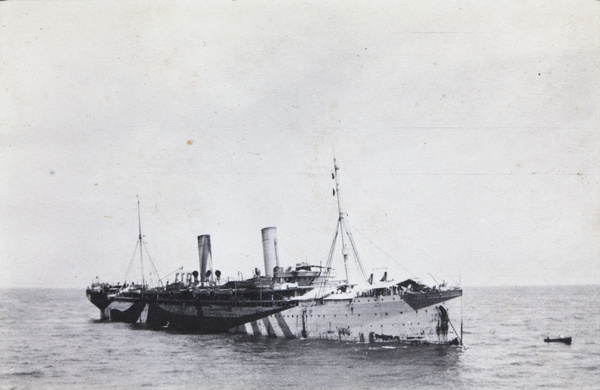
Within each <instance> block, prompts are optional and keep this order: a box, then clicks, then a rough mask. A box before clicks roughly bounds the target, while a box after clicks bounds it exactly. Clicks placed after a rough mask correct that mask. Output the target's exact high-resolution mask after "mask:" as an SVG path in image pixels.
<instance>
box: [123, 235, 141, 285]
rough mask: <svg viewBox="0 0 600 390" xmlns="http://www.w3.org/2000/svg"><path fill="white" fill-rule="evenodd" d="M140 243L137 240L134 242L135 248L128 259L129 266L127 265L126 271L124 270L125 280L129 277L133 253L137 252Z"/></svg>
mask: <svg viewBox="0 0 600 390" xmlns="http://www.w3.org/2000/svg"><path fill="white" fill-rule="evenodd" d="M139 245H140V242H139V241H136V242H135V248H134V249H133V254H132V255H131V260H129V266H128V267H127V272H125V281H127V278H129V272H130V271H131V266H132V265H133V259H134V258H135V254H136V253H137V249H138V246H139Z"/></svg>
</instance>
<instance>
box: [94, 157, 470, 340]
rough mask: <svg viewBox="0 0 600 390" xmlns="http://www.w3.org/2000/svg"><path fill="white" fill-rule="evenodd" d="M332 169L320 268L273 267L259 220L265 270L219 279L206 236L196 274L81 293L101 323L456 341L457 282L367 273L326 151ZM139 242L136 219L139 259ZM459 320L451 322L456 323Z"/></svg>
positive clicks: (272, 233)
mask: <svg viewBox="0 0 600 390" xmlns="http://www.w3.org/2000/svg"><path fill="white" fill-rule="evenodd" d="M332 176H333V178H334V179H335V189H334V195H336V197H337V206H338V212H339V214H338V215H339V217H338V220H337V224H336V233H335V236H334V239H333V242H332V244H331V249H330V251H329V256H328V258H327V265H326V266H325V267H322V266H316V265H310V264H308V263H299V264H296V267H295V268H292V267H288V268H287V269H284V268H283V267H281V266H280V264H279V255H278V251H277V248H278V245H277V232H276V228H274V227H268V228H264V229H262V242H263V256H264V264H265V275H264V276H261V275H260V271H259V270H258V269H256V271H255V275H254V277H253V278H251V279H247V280H239V281H228V282H225V283H221V281H220V272H219V271H218V270H214V272H213V267H212V253H211V245H210V236H208V235H202V236H198V250H199V257H200V264H199V265H200V272H198V271H194V272H192V273H180V274H179V273H178V274H177V275H176V277H175V282H174V283H172V284H167V285H166V286H163V285H159V286H156V287H149V286H147V285H146V283H145V281H144V278H143V276H142V283H141V284H133V285H126V284H124V285H111V284H101V283H99V282H98V283H94V284H93V285H92V286H91V287H88V289H87V296H88V299H89V300H90V301H91V302H92V303H93V304H95V305H96V306H97V307H98V308H99V309H100V311H101V316H102V318H104V319H107V320H110V321H119V322H129V323H135V322H139V323H146V324H147V325H149V326H152V327H159V328H176V329H185V330H189V331H194V332H199V333H225V332H229V333H246V334H252V335H262V336H269V337H285V338H312V339H330V340H344V341H356V342H408V343H417V344H421V343H431V344H460V345H462V319H461V317H462V309H461V302H460V301H461V296H462V289H461V288H460V287H448V286H446V285H445V283H442V284H438V285H436V286H432V287H430V286H426V285H424V284H422V283H420V282H418V281H415V280H413V279H406V280H402V281H394V280H388V277H387V272H386V273H385V274H384V275H383V277H382V278H381V279H380V280H379V281H374V280H373V274H371V275H370V276H369V277H368V278H367V277H366V274H365V272H364V269H363V266H362V263H361V261H360V257H359V254H358V251H357V250H356V245H355V242H354V239H353V237H352V233H351V231H350V229H349V226H348V223H347V221H346V217H347V214H346V213H344V212H343V210H342V207H341V200H340V185H339V167H338V165H337V162H336V160H335V158H334V171H333V173H332ZM138 217H139V201H138ZM338 238H340V241H341V248H342V258H343V262H344V269H345V279H342V280H338V279H336V278H335V277H334V276H333V275H332V270H333V264H332V263H333V258H334V252H335V248H336V242H337V240H338ZM348 244H350V246H348ZM142 245H143V242H142V234H141V223H140V234H139V246H140V260H141V261H142V264H143V257H142V254H141V247H142ZM350 249H351V250H350ZM350 255H352V257H353V258H354V260H355V261H356V264H357V266H358V269H360V273H361V276H362V277H363V279H362V280H360V281H350V280H349V278H348V261H349V257H350ZM142 268H143V267H142ZM180 276H181V277H180ZM198 277H199V278H198ZM458 321H460V328H458V326H455V322H458ZM456 325H458V324H456ZM459 329H460V330H459Z"/></svg>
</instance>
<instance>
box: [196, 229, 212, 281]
mask: <svg viewBox="0 0 600 390" xmlns="http://www.w3.org/2000/svg"><path fill="white" fill-rule="evenodd" d="M198 253H199V254H200V282H202V283H204V282H206V281H207V277H206V268H207V265H208V264H209V263H211V264H212V254H211V251H210V236H209V235H208V234H205V235H202V236H198Z"/></svg>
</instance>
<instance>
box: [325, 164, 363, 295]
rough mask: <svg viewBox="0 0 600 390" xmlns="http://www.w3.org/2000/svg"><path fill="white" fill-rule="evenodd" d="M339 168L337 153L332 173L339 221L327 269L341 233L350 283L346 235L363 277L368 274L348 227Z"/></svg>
mask: <svg viewBox="0 0 600 390" xmlns="http://www.w3.org/2000/svg"><path fill="white" fill-rule="evenodd" d="M339 170H340V167H339V165H338V164H337V160H336V158H335V155H334V156H333V173H332V178H333V179H334V180H335V189H334V190H333V195H335V197H336V198H337V205H338V221H337V227H336V232H335V236H334V238H333V242H332V244H331V249H330V251H329V258H328V259H327V269H331V263H332V258H333V252H334V249H335V244H336V240H337V236H338V235H340V236H341V240H342V256H343V258H344V271H345V277H346V278H345V282H346V283H349V278H348V255H349V254H350V252H349V250H348V246H347V245H346V237H347V238H348V241H350V246H351V247H352V253H353V254H354V259H355V261H356V264H357V265H358V268H359V270H360V272H361V274H362V277H363V279H364V280H365V281H366V280H367V278H366V275H365V270H364V269H363V266H362V262H361V260H360V256H359V255H358V251H357V250H356V245H355V243H354V238H353V237H352V233H351V231H350V229H349V228H348V223H347V222H346V218H345V217H346V216H347V215H348V214H346V213H345V212H344V211H343V210H342V200H341V195H340V180H339Z"/></svg>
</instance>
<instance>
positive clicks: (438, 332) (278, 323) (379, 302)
mask: <svg viewBox="0 0 600 390" xmlns="http://www.w3.org/2000/svg"><path fill="white" fill-rule="evenodd" d="M460 294H461V293H460V292H458V291H457V292H452V293H451V294H446V296H439V294H438V296H437V298H434V297H433V296H430V297H429V299H425V297H424V296H423V297H420V299H418V301H417V300H415V299H414V298H412V297H411V298H408V299H404V297H400V296H385V297H370V298H353V299H348V300H335V299H331V300H327V299H324V300H310V301H304V302H299V304H298V306H296V307H293V308H290V309H287V310H284V311H282V312H280V313H275V314H272V315H269V316H267V317H265V318H263V319H261V320H258V321H251V322H249V323H246V324H244V325H243V326H241V327H238V328H237V329H236V330H235V331H236V332H240V333H247V334H252V335H262V336H270V337H285V338H309V339H326V340H341V341H353V342H398V343H413V344H459V343H461V342H462V341H461V338H460V337H461V336H460V334H459V333H458V331H460V330H459V328H457V326H460V325H459V324H458V323H459V322H460V320H459V318H460V314H461V313H460V299H461V298H460ZM431 295H433V294H431ZM417 302H418V305H417ZM414 306H416V307H417V308H416V309H415V308H414ZM455 323H456V324H455Z"/></svg>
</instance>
